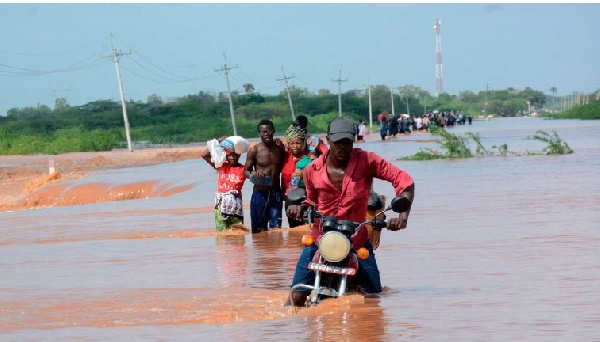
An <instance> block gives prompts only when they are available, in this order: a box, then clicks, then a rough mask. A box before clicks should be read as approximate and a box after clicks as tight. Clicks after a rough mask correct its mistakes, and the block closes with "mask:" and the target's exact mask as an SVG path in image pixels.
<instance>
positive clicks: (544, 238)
mask: <svg viewBox="0 0 600 342" xmlns="http://www.w3.org/2000/svg"><path fill="white" fill-rule="evenodd" d="M538 129H542V130H546V131H550V130H556V131H557V132H558V134H559V136H560V137H561V138H563V139H564V140H565V141H567V142H568V143H569V145H570V147H571V148H572V149H573V150H574V151H575V153H574V154H570V155H561V156H541V155H533V156H507V157H487V158H472V159H465V160H437V161H422V162H406V161H395V160H396V159H397V158H398V157H402V156H407V155H411V154H413V153H415V152H417V151H418V150H419V149H420V148H421V147H432V148H435V147H436V144H435V143H432V142H427V141H428V140H429V139H431V136H430V135H429V134H414V135H412V136H406V137H397V138H395V139H392V140H390V141H385V142H382V141H379V140H377V139H372V140H368V141H367V142H366V143H364V144H360V145H355V146H357V147H360V148H363V149H365V150H369V151H375V152H377V153H380V154H381V155H382V156H384V157H385V158H386V159H388V160H391V161H393V162H394V164H396V165H398V166H399V167H401V168H403V169H405V170H407V171H408V172H409V173H410V174H411V175H412V176H413V178H414V179H415V182H416V201H415V203H414V205H413V209H412V211H411V216H410V220H409V227H408V229H407V230H403V231H399V232H389V231H384V232H383V233H382V238H381V245H380V247H379V249H378V250H377V251H376V256H377V261H378V265H379V268H380V270H381V274H382V283H383V285H386V286H388V287H390V288H391V290H390V291H389V292H387V293H384V294H381V295H379V296H375V297H369V298H364V297H362V296H360V295H350V296H348V297H345V298H341V299H337V300H329V301H325V302H324V303H323V305H322V306H320V307H318V308H311V309H304V310H300V311H299V312H298V313H294V312H293V311H292V310H291V309H290V308H287V307H283V303H284V302H285V300H286V297H287V294H288V289H289V286H290V283H291V279H292V276H293V273H294V268H295V263H296V261H297V258H298V256H299V254H300V251H301V245H300V238H301V236H302V234H304V233H305V232H303V231H296V230H289V229H280V230H275V231H270V232H265V233H261V234H255V235H252V234H247V233H246V234H244V233H243V232H242V233H240V232H234V233H231V234H230V235H216V234H215V229H214V216H213V215H214V214H213V212H212V203H213V193H214V191H215V187H216V185H215V180H216V172H215V171H214V170H212V169H211V168H210V167H209V166H208V165H207V164H206V163H205V162H204V161H203V160H201V159H196V160H189V161H184V162H178V163H171V164H161V165H157V166H148V167H141V168H131V169H120V170H114V171H111V172H108V173H107V172H102V173H98V174H97V175H96V176H92V177H88V178H83V179H78V180H74V181H69V182H63V183H59V184H58V185H56V188H52V189H49V187H51V186H49V187H46V188H43V189H40V191H46V192H47V193H48V194H50V193H52V194H53V196H54V198H55V199H60V200H63V201H67V202H64V203H63V204H68V203H90V204H84V205H66V206H56V207H51V208H45V209H36V210H26V211H17V212H5V213H0V340H2V341H40V340H43V341H64V340H86V341H97V340H126V339H129V340H132V339H133V340H151V341H187V340H204V341H206V340H217V339H220V340H234V339H235V340H242V341H259V340H263V341H265V340H266V341H275V340H277V341H279V340H318V341H329V340H335V341H339V340H358V339H361V340H370V341H397V340H412V341H415V340H416V341H439V340H443V341H465V340H466V341H473V340H485V341H488V340H492V341H504V340H529V341H541V340H543V341H598V340H599V336H600V252H599V251H600V234H599V233H600V224H599V220H600V214H599V211H598V208H599V206H600V181H599V180H598V177H597V174H598V170H600V122H597V121H596V122H594V121H567V120H555V121H547V120H541V119H533V118H519V119H497V120H492V121H489V122H485V121H474V123H473V126H468V125H467V126H458V127H456V128H454V129H453V130H450V132H452V133H460V132H463V131H466V130H469V131H472V132H478V133H479V134H480V135H481V141H482V143H483V145H484V146H486V147H491V146H492V145H500V144H504V143H507V144H508V149H509V150H510V151H515V152H520V153H524V152H526V151H532V152H533V151H540V150H541V149H542V148H543V147H544V145H543V144H542V143H540V142H536V141H531V140H524V138H525V137H527V136H531V135H533V134H534V133H535V131H536V130H538ZM472 147H473V149H474V145H472ZM250 185H251V184H250V183H249V182H247V184H246V185H245V186H244V190H243V194H244V202H245V203H249V202H250V197H251V186H250ZM59 187H60V188H59ZM111 189H113V190H114V189H117V190H118V191H117V190H114V193H115V194H119V193H120V194H121V195H120V196H123V198H120V199H121V200H118V201H100V202H99V203H95V202H96V201H98V199H99V198H102V196H107V194H108V193H110V191H111ZM141 190H144V193H141V192H140V191H141ZM375 190H376V191H378V192H380V193H382V194H384V195H386V196H387V197H388V198H390V197H391V196H393V188H392V187H391V185H389V184H387V183H385V182H381V181H377V182H376V183H375ZM36 194H37V195H39V194H40V192H39V191H38V192H37V193H36ZM36 194H34V195H36ZM132 194H133V195H132ZM144 194H150V195H144ZM46 198H50V197H46ZM92 199H93V200H92ZM125 199H131V200H125ZM68 201H71V202H68ZM78 201H79V202H78ZM245 215H246V218H245V222H246V223H247V224H248V225H249V223H250V218H249V211H248V209H246V210H245ZM284 222H285V223H284V225H286V224H287V222H286V220H285V218H284Z"/></svg>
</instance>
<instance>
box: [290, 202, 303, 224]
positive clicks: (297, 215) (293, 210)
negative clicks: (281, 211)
mask: <svg viewBox="0 0 600 342" xmlns="http://www.w3.org/2000/svg"><path fill="white" fill-rule="evenodd" d="M303 211H304V209H303V208H302V205H299V204H294V205H290V206H289V207H288V208H287V211H286V213H287V215H288V217H291V218H294V219H295V220H298V221H299V220H302V213H303Z"/></svg>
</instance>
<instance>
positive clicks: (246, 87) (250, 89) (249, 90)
mask: <svg viewBox="0 0 600 342" xmlns="http://www.w3.org/2000/svg"><path fill="white" fill-rule="evenodd" d="M243 87H244V91H245V92H246V95H250V94H252V93H254V85H252V83H246V84H244V85H243Z"/></svg>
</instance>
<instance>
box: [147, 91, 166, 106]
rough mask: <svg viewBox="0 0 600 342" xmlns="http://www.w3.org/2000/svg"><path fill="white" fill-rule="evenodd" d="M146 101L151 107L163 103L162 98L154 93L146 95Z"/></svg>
mask: <svg viewBox="0 0 600 342" xmlns="http://www.w3.org/2000/svg"><path fill="white" fill-rule="evenodd" d="M146 102H147V103H148V105H150V106H151V107H156V106H161V105H162V104H163V100H162V98H161V97H160V96H158V95H156V94H152V95H150V96H148V100H147V101H146Z"/></svg>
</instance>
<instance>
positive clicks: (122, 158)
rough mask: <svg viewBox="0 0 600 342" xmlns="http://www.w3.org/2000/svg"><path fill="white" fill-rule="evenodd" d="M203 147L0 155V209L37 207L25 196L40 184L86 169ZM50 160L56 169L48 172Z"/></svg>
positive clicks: (165, 158)
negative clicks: (53, 171)
mask: <svg viewBox="0 0 600 342" xmlns="http://www.w3.org/2000/svg"><path fill="white" fill-rule="evenodd" d="M204 148H205V147H203V146H194V147H180V148H149V149H142V150H135V151H133V152H129V151H127V150H114V151H110V152H75V153H67V154H61V155H35V156H0V212H3V211H8V210H22V209H30V208H33V207H36V206H37V205H36V204H34V203H33V202H32V201H28V200H27V198H28V196H30V195H31V194H33V193H34V192H35V191H36V190H37V189H39V188H40V187H42V186H45V185H49V184H55V183H60V182H62V181H65V180H71V179H78V178H83V177H87V172H89V171H99V170H100V171H101V170H109V169H118V168H126V167H143V166H151V165H157V164H163V163H173V162H177V161H182V160H188V159H196V158H200V155H201V154H202V151H203V150H204ZM50 160H53V161H54V167H55V170H56V172H55V173H53V174H50V172H49V165H50Z"/></svg>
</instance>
